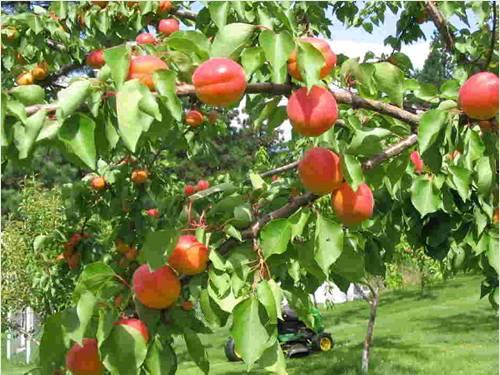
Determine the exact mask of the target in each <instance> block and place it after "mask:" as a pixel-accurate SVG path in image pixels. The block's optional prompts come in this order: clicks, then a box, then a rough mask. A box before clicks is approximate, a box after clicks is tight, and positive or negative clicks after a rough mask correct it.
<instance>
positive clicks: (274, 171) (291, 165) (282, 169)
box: [260, 160, 299, 177]
mask: <svg viewBox="0 0 500 375" xmlns="http://www.w3.org/2000/svg"><path fill="white" fill-rule="evenodd" d="M298 165H299V161H298V160H297V161H294V162H291V163H289V164H285V165H283V166H281V167H278V168H274V169H271V170H269V171H266V172H263V173H261V174H260V177H266V176H271V175H273V174H278V173H282V172H286V171H289V170H290V169H295V168H297V166H298Z"/></svg>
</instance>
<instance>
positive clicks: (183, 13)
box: [171, 9, 198, 21]
mask: <svg viewBox="0 0 500 375" xmlns="http://www.w3.org/2000/svg"><path fill="white" fill-rule="evenodd" d="M171 13H172V14H173V15H174V16H177V17H179V18H185V19H188V20H191V21H196V18H197V17H198V15H197V14H196V13H194V12H190V11H189V10H181V9H175V10H172V12H171Z"/></svg>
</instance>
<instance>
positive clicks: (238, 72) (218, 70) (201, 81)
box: [192, 58, 247, 107]
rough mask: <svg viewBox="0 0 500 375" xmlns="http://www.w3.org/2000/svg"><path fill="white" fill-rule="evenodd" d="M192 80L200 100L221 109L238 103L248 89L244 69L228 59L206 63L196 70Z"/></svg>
mask: <svg viewBox="0 0 500 375" xmlns="http://www.w3.org/2000/svg"><path fill="white" fill-rule="evenodd" d="M192 78H193V79H192V80H193V84H194V88H195V91H196V96H197V97H198V99H200V100H201V101H202V102H203V103H205V104H210V105H214V106H219V107H228V106H230V105H231V104H234V103H236V102H238V101H239V100H240V99H241V97H242V96H243V94H244V92H245V89H246V87H247V81H246V78H245V72H244V71H243V68H242V67H241V66H240V65H239V64H238V63H236V62H234V61H233V60H230V59H226V58H213V59H210V60H208V61H205V62H204V63H203V64H201V65H200V66H199V67H198V68H197V69H196V70H195V72H194V74H193V77H192Z"/></svg>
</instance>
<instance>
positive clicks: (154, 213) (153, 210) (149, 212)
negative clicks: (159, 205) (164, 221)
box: [146, 208, 160, 218]
mask: <svg viewBox="0 0 500 375" xmlns="http://www.w3.org/2000/svg"><path fill="white" fill-rule="evenodd" d="M146 215H148V216H149V217H156V218H158V217H160V211H159V210H158V209H156V208H150V209H149V210H146Z"/></svg>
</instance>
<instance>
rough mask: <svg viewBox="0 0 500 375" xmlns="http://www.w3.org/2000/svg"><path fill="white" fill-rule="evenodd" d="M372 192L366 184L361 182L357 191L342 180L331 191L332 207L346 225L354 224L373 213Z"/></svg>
mask: <svg viewBox="0 0 500 375" xmlns="http://www.w3.org/2000/svg"><path fill="white" fill-rule="evenodd" d="M373 206H374V201H373V194H372V191H371V189H370V188H369V187H368V185H366V184H361V185H359V187H358V190H357V191H353V190H352V188H351V186H350V185H349V184H348V183H347V182H344V183H343V184H342V185H341V186H340V188H339V189H338V190H336V191H334V192H333V193H332V207H333V210H334V211H335V214H336V215H337V216H338V217H339V219H340V221H341V222H342V223H343V224H344V225H347V226H351V225H356V224H359V223H361V222H363V221H364V220H366V219H369V218H370V217H371V216H372V214H373Z"/></svg>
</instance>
